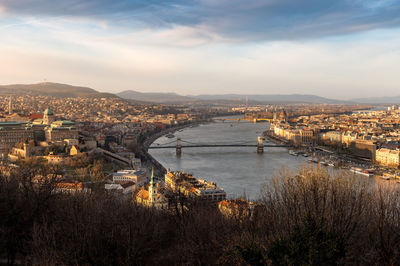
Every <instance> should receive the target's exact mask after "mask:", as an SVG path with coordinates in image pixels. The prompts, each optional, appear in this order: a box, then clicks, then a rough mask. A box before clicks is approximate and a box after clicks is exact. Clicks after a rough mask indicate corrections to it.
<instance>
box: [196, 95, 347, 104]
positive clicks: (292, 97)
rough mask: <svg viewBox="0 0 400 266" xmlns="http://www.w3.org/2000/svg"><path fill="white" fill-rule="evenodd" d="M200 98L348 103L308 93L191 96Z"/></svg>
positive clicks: (269, 101) (262, 101)
mask: <svg viewBox="0 0 400 266" xmlns="http://www.w3.org/2000/svg"><path fill="white" fill-rule="evenodd" d="M192 97H195V98H197V99H202V100H222V99H224V100H243V99H246V97H248V99H249V101H257V102H261V103H331V104H336V103H348V102H346V101H341V100H335V99H328V98H324V97H320V96H316V95H309V94H253V95H245V94H220V95H197V96H192Z"/></svg>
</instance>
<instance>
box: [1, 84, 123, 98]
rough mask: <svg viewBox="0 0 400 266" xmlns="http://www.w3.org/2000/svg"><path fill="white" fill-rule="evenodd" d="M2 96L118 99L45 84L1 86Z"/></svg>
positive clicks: (82, 88)
mask: <svg viewBox="0 0 400 266" xmlns="http://www.w3.org/2000/svg"><path fill="white" fill-rule="evenodd" d="M0 94H31V95H43V96H54V97H62V98H67V97H72V98H74V97H94V98H100V97H106V98H109V97H117V96H116V95H114V94H111V93H102V92H98V91H96V90H94V89H91V88H87V87H80V86H71V85H67V84H60V83H52V82H43V83H38V84H13V85H0Z"/></svg>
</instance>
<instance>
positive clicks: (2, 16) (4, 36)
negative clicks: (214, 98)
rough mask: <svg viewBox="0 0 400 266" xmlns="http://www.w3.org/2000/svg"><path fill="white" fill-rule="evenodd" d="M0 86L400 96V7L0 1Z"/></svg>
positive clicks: (379, 1)
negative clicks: (63, 85) (43, 84)
mask: <svg viewBox="0 0 400 266" xmlns="http://www.w3.org/2000/svg"><path fill="white" fill-rule="evenodd" d="M0 36H1V37H0V84H13V83H37V82H42V81H52V82H60V83H68V84H73V85H84V86H89V87H92V88H95V89H97V90H100V91H109V92H119V91H122V90H127V89H133V90H138V91H148V92H150V91H163V92H177V93H181V94H216V93H242V94H256V93H257V94H260V93H265V94H270V93H271V94H272V93H274V94H275V93H281V94H291V93H301V94H316V95H320V96H326V97H332V98H339V99H348V98H352V97H368V96H390V95H400V0H374V1H369V0H192V1H189V0H130V1H129V0H112V1H111V0H0Z"/></svg>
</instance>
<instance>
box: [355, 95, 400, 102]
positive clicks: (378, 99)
mask: <svg viewBox="0 0 400 266" xmlns="http://www.w3.org/2000/svg"><path fill="white" fill-rule="evenodd" d="M353 101H355V102H358V103H368V104H399V103H400V95H398V96H393V97H370V98H358V99H353Z"/></svg>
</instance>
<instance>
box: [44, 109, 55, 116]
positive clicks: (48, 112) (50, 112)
mask: <svg viewBox="0 0 400 266" xmlns="http://www.w3.org/2000/svg"><path fill="white" fill-rule="evenodd" d="M44 115H53V111H52V110H51V109H49V108H47V109H46V110H44Z"/></svg>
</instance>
